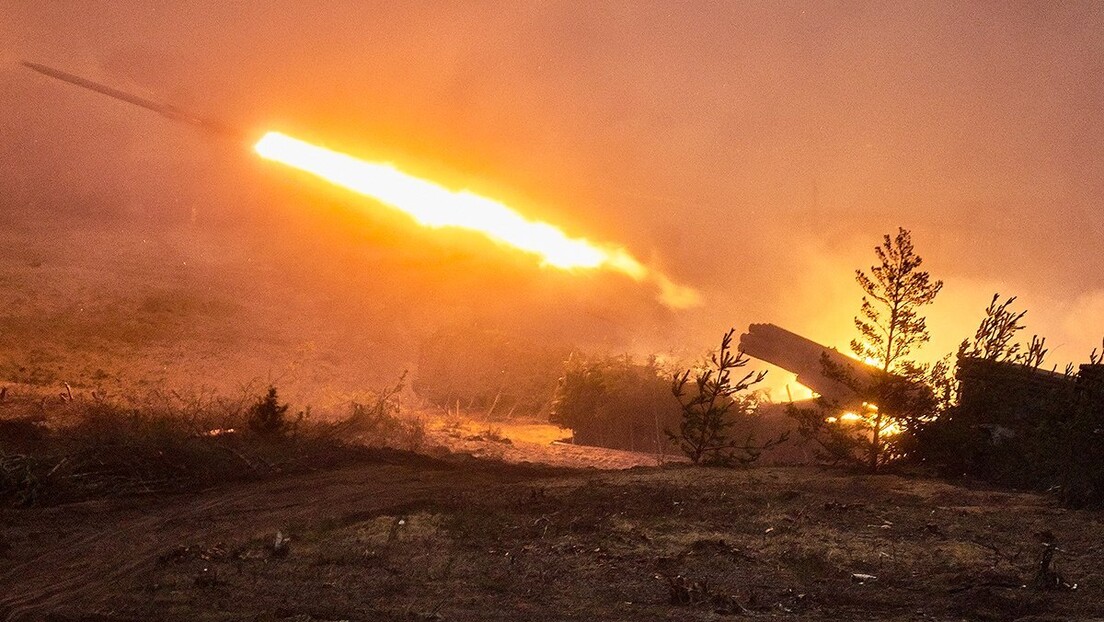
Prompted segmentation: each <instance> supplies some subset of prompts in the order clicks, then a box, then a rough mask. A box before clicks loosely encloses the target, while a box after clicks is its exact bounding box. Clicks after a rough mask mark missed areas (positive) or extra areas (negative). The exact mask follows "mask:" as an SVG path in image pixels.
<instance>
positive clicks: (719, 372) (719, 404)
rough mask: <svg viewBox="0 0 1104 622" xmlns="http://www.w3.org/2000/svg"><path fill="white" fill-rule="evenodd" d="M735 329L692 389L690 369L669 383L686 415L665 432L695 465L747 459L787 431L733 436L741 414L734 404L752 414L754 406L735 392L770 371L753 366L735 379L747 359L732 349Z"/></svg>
mask: <svg viewBox="0 0 1104 622" xmlns="http://www.w3.org/2000/svg"><path fill="white" fill-rule="evenodd" d="M734 333H735V329H730V330H729V331H728V332H727V333H725V335H724V337H723V338H721V349H720V350H719V351H718V352H717V353H716V354H713V355H711V356H710V359H709V365H706V366H705V367H704V368H703V369H701V370H700V371H699V372H698V373H697V374H696V376H695V378H694V382H693V389H692V390H688V389H687V385H688V384H689V381H690V373H691V370H689V369H688V370H686V371H684V372H682V373H677V374H675V376H674V380H673V381H672V384H671V393H672V394H674V396H675V398H676V399H677V400H678V402H679V404H680V405H681V406H682V420H681V422H680V424H679V430H678V432H673V431H671V430H665V432H666V433H667V436H668V437H669V438H670V439H671V440H672V441H673V442H674V443H676V444H677V445H678V446H679V448H680V449H682V451H683V452H684V453H685V454H686V456H687V457H688V458H690V461H691V462H693V463H694V464H710V465H719V466H734V465H736V464H740V463H743V464H747V463H750V462H753V461H754V460H755V459H757V458H758V457H759V454H760V453H761V452H762V451H763V450H765V449H767V448H768V447H771V446H773V445H776V444H778V443H781V442H783V441H784V440H785V437H784V436H783V437H779V438H777V439H773V440H770V441H767V442H766V443H764V444H762V445H754V444H753V443H752V440H753V439H752V438H751V437H750V436H749V437H748V438H746V439H745V440H744V441H743V442H740V441H737V440H736V439H734V438H732V436H731V433H732V430H731V428H732V426H733V425H735V424H736V421H735V420H734V417H733V415H735V414H737V413H734V412H733V409H734V408H736V409H737V412H738V413H743V414H748V411H749V410H750V407H751V400H750V399H749V398H746V397H743V398H741V396H738V395H737V394H738V393H741V392H743V391H746V390H747V389H749V388H750V387H752V386H753V385H755V384H757V383H759V382H762V380H763V378H764V377H765V376H766V375H767V372H766V371H760V372H758V373H756V372H753V371H749V372H748V373H747V374H745V375H744V376H743V377H742V378H741V379H740V380H739V381H736V382H733V380H732V371H733V370H736V369H740V368H742V367H744V366H746V365H747V364H748V362H749V359H748V357H747V355H745V354H744V353H743V352H737V353H736V354H733V352H732V335H733V334H734Z"/></svg>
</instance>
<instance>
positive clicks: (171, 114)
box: [22, 61, 246, 140]
mask: <svg viewBox="0 0 1104 622" xmlns="http://www.w3.org/2000/svg"><path fill="white" fill-rule="evenodd" d="M22 64H23V66H24V67H26V68H28V69H32V70H34V71H37V72H38V73H41V74H42V75H45V76H49V77H51V78H55V79H58V80H61V81H62V82H68V83H69V84H72V85H75V86H79V87H81V88H85V89H88V90H90V91H95V92H97V93H100V94H102V95H107V96H108V97H113V98H115V99H118V100H120V101H124V102H126V103H128V104H134V105H135V106H139V107H141V108H145V109H146V110H150V111H153V112H156V113H157V114H159V115H161V116H163V117H165V118H167V119H170V120H172V121H177V122H180V123H186V124H188V125H191V126H194V127H198V128H199V129H201V130H204V131H206V132H208V133H211V134H215V135H218V136H222V137H224V138H233V139H237V140H245V139H246V134H245V132H243V131H241V130H239V129H237V128H234V127H230V126H228V125H224V124H223V123H220V122H218V121H215V120H213V119H206V118H203V117H199V116H196V115H193V114H191V113H188V112H186V111H184V110H181V109H179V108H177V107H176V106H172V105H169V104H162V103H160V102H155V101H153V100H150V99H146V98H144V97H139V96H137V95H133V94H131V93H127V92H126V91H121V90H119V89H116V88H112V87H110V86H107V85H104V84H100V83H99V82H93V81H91V80H87V79H85V78H82V77H80V76H75V75H73V74H71V73H66V72H64V71H60V70H58V69H54V68H53V67H47V66H46V65H40V64H38V63H32V62H28V61H23V63H22Z"/></svg>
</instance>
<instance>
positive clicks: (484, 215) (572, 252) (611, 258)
mask: <svg viewBox="0 0 1104 622" xmlns="http://www.w3.org/2000/svg"><path fill="white" fill-rule="evenodd" d="M254 150H255V151H256V152H257V153H258V154H259V155H260V156H261V157H263V158H266V159H268V160H273V161H276V162H280V163H282V164H286V165H288V166H290V167H292V168H296V169H299V170H301V171H305V172H308V173H311V174H313V175H316V176H318V177H321V178H322V179H324V180H326V181H328V182H330V183H332V184H335V185H337V186H341V187H342V188H346V189H348V190H352V191H353V192H357V193H359V194H363V195H365V196H369V197H371V198H373V199H376V200H377V201H379V202H381V203H383V204H385V205H388V206H390V207H393V208H395V209H397V210H399V211H401V212H403V213H404V214H407V215H408V216H410V217H411V218H413V219H414V220H415V221H417V222H418V223H419V224H421V225H423V226H426V227H431V228H441V227H457V228H460V229H467V230H469V231H477V232H479V233H482V234H483V235H485V236H487V237H488V238H490V239H492V240H494V241H496V242H499V243H502V244H505V245H507V246H511V247H513V248H515V249H518V250H521V251H524V252H527V253H531V254H534V255H537V256H538V257H540V258H541V262H542V264H545V265H549V266H552V267H555V268H559V269H561V270H574V269H595V268H607V269H611V270H614V271H617V272H621V273H623V274H626V275H628V276H629V277H630V278H632V279H633V280H636V281H646V280H647V281H651V282H653V283H654V284H655V285H656V286H657V287H658V288H659V290H660V298H661V299H662V300H663V302H664V303H665V304H667V305H668V306H671V307H674V308H687V307H692V306H696V305H698V304H700V296H699V295H698V293H697V292H696V291H695V290H693V289H691V288H688V287H686V286H683V285H679V284H677V283H674V282H672V281H671V280H670V279H669V278H668V277H667V276H666V275H664V274H662V273H659V272H656V271H653V270H649V269H648V268H646V267H645V266H644V265H643V264H641V263H640V262H639V261H637V260H636V258H634V257H633V256H632V255H631V254H629V252H628V251H626V250H625V249H623V248H620V247H614V246H598V245H595V244H592V243H590V242H589V241H587V240H586V239H583V238H572V237H568V236H567V235H566V234H565V233H564V232H563V231H561V230H560V229H558V228H557V227H554V226H552V225H550V224H548V223H545V222H539V221H533V220H529V219H528V218H526V217H524V216H522V215H521V214H519V213H518V212H516V211H515V210H513V209H511V208H510V207H508V206H506V205H504V204H502V203H499V202H498V201H495V200H493V199H488V198H486V197H482V196H479V195H477V194H474V193H472V192H468V191H466V190H463V191H453V190H449V189H447V188H444V187H442V186H439V185H437V184H435V183H433V182H430V181H427V180H424V179H419V178H417V177H414V176H411V175H407V174H406V173H404V172H402V171H400V170H398V169H396V168H395V167H393V166H391V165H389V164H379V163H373V162H365V161H363V160H359V159H357V158H354V157H352V156H349V155H346V154H343V153H338V152H336V151H331V150H329V149H326V148H324V147H319V146H317V145H312V144H310V143H307V142H304V141H301V140H298V139H296V138H292V137H290V136H287V135H285V134H281V133H279V132H269V133H267V134H265V135H264V136H263V137H262V138H261V140H260V141H258V142H257V144H256V145H255V146H254Z"/></svg>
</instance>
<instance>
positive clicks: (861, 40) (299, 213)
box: [0, 0, 1104, 384]
mask: <svg viewBox="0 0 1104 622" xmlns="http://www.w3.org/2000/svg"><path fill="white" fill-rule="evenodd" d="M2 15H3V19H2V20H0V42H2V43H0V93H2V96H0V135H3V136H4V141H3V143H2V144H0V196H2V197H3V198H2V199H0V211H2V213H3V214H4V220H5V221H6V222H7V223H9V225H10V227H8V231H7V232H6V233H5V238H6V250H5V251H4V253H5V254H4V260H5V262H6V264H5V266H6V267H5V274H4V277H5V279H6V289H5V291H6V292H12V294H11V295H12V296H13V298H15V299H17V300H22V301H23V303H22V304H23V305H24V306H23V307H19V306H18V305H15V306H13V307H11V308H13V309H21V310H18V311H12V312H9V314H8V317H7V318H6V320H5V321H6V322H8V324H9V326H7V327H6V328H8V330H7V331H4V332H6V333H7V334H8V336H9V337H8V339H9V343H7V344H5V345H6V347H7V348H9V352H14V351H15V350H10V348H15V349H16V350H18V351H19V352H22V353H23V354H22V355H25V354H26V352H27V351H28V348H30V346H27V345H26V340H27V339H29V338H30V337H28V336H33V335H41V334H45V333H48V332H49V331H50V330H51V326H53V325H56V324H57V323H58V322H61V320H57V321H52V320H50V319H49V318H52V317H54V318H59V317H60V318H70V319H72V318H73V317H74V316H73V315H72V314H74V313H78V312H77V311H72V309H80V308H81V304H80V303H81V302H82V301H83V300H86V299H87V300H93V299H94V300H97V301H99V302H98V303H97V304H101V305H102V306H103V309H102V310H101V311H102V312H101V315H100V316H99V318H100V319H98V320H95V321H91V323H86V324H78V326H80V327H83V328H81V329H80V330H81V331H87V332H91V333H98V332H100V333H102V332H104V331H105V330H107V329H106V328H104V327H105V326H117V325H118V324H119V323H118V322H114V321H112V320H111V315H110V313H108V310H113V311H112V312H118V313H120V314H121V317H122V316H126V317H130V318H133V317H137V316H135V315H134V314H133V313H129V312H127V309H129V307H127V306H126V304H133V305H134V308H135V309H138V310H139V311H141V312H142V313H147V314H149V315H150V317H151V318H153V319H150V320H149V323H150V325H151V326H154V327H159V328H156V330H154V329H153V328H151V331H153V332H151V333H150V334H149V335H147V337H148V338H149V339H150V340H153V341H156V342H157V343H161V344H169V343H171V341H172V339H174V338H175V336H179V335H190V337H189V339H196V340H199V341H203V342H204V343H206V344H207V346H205V347H206V348H207V350H204V352H208V351H209V354H210V356H211V357H213V358H218V357H225V356H229V354H233V356H247V355H248V356H249V357H253V358H256V359H258V360H252V361H251V362H249V363H248V364H244V363H243V364H242V366H241V373H243V374H251V373H262V374H263V373H275V372H276V371H278V370H281V369H283V368H284V366H286V365H290V364H292V362H293V361H295V360H301V361H302V360H307V361H313V363H310V362H308V364H317V370H318V374H320V375H322V376H325V374H326V371H325V370H326V369H329V367H327V365H329V366H330V367H332V368H334V369H336V368H341V367H343V366H347V365H349V364H351V363H350V360H351V359H352V358H356V357H357V356H360V357H361V358H360V359H357V361H356V363H355V365H353V366H354V367H358V368H359V369H361V370H362V371H363V374H360V375H358V374H353V375H352V376H351V377H349V378H346V379H345V381H343V382H345V384H357V383H370V382H378V381H380V379H382V378H386V377H389V376H392V375H394V374H397V373H398V371H401V369H402V368H403V367H404V366H407V365H409V364H410V363H411V362H412V361H414V360H415V359H416V350H417V345H418V343H419V342H420V340H422V339H424V338H425V337H426V336H427V335H429V334H432V333H433V332H434V331H436V330H439V329H440V328H441V327H444V326H457V325H459V326H479V327H493V328H494V329H495V330H504V331H508V332H513V333H517V334H520V335H525V336H526V337H527V338H530V339H532V340H534V341H551V342H557V343H575V344H579V345H581V346H585V347H600V348H606V349H610V350H626V351H632V352H637V353H644V352H650V351H667V350H679V351H682V352H689V353H691V354H693V353H696V352H698V351H700V350H701V349H703V348H705V347H708V346H711V345H713V342H714V341H715V339H716V337H717V336H719V334H720V333H721V332H722V331H723V330H724V329H726V328H727V327H729V326H742V325H746V324H747V323H750V322H756V321H770V322H773V323H776V324H779V325H782V326H786V327H787V328H790V329H791V330H794V331H797V332H799V333H802V334H805V335H808V336H809V337H811V338H813V339H815V340H816V341H819V342H821V343H829V344H836V345H839V346H841V347H842V346H844V345H845V344H846V342H847V341H848V340H849V339H850V338H851V337H852V336H853V328H852V324H851V317H852V316H853V315H854V313H855V312H856V311H857V308H858V302H859V297H860V292H859V289H858V287H857V286H856V285H855V284H854V281H853V271H854V269H855V268H859V267H863V268H865V267H867V266H869V265H870V263H871V262H872V260H873V254H872V253H871V249H872V248H873V247H874V245H875V244H877V242H878V241H879V240H880V237H881V235H882V234H883V233H887V232H890V231H895V230H896V227H897V226H903V227H906V228H909V229H911V230H912V231H913V234H914V238H915V240H916V243H917V249H918V252H919V253H920V254H921V255H922V256H923V257H924V258H925V259H926V262H925V267H926V268H928V269H929V270H930V271H931V273H932V275H933V277H935V278H942V279H943V280H945V281H946V288H945V289H944V291H943V293H942V294H941V295H940V297H939V298H938V299H937V301H936V303H935V305H933V306H932V308H931V312H930V321H929V325H930V327H931V329H932V332H933V340H932V343H931V344H929V345H928V346H927V347H926V348H925V349H924V351H923V355H924V356H925V357H930V358H937V357H938V356H940V355H941V354H943V353H945V352H948V351H950V350H952V349H953V348H954V347H955V345H956V344H957V342H958V341H959V340H961V339H962V338H963V337H965V336H967V335H969V334H971V333H972V332H973V329H974V328H975V327H976V325H977V322H978V320H979V319H980V317H981V315H982V312H983V309H984V307H985V304H986V303H987V302H988V300H989V298H990V296H991V295H992V293H993V292H994V291H1000V292H1001V293H1002V294H1006V295H1011V294H1019V295H1020V306H1021V308H1027V309H1029V311H1030V312H1029V314H1028V316H1027V318H1026V321H1027V324H1028V332H1032V333H1039V334H1041V335H1046V336H1047V337H1048V344H1050V345H1051V350H1052V355H1051V362H1052V363H1057V364H1059V366H1061V365H1064V363H1065V362H1066V361H1079V360H1083V359H1085V358H1086V356H1087V354H1088V352H1089V350H1091V349H1092V347H1093V346H1094V345H1099V342H1100V338H1101V333H1102V332H1104V272H1102V271H1101V270H1100V268H1099V264H1100V259H1099V258H1100V251H1101V241H1102V240H1104V210H1102V209H1101V206H1102V205H1104V174H1102V173H1104V169H1102V162H1104V116H1102V115H1101V113H1100V111H1101V110H1104V87H1102V86H1101V84H1102V82H1101V80H1100V76H1101V75H1104V6H1102V5H1101V4H1099V3H1094V2H1080V3H1077V2H1071V3H1062V4H1059V5H1055V4H1051V3H1017V4H1014V5H1012V6H1005V5H999V4H989V3H975V4H968V5H967V4H946V3H910V4H907V5H900V6H898V5H887V6H882V7H877V6H865V5H861V4H858V3H826V2H807V3H802V2H796V3H789V4H784V5H779V4H776V3H767V2H764V3H739V4H735V3H734V4H721V5H717V6H707V5H704V4H703V5H686V6H682V5H673V4H671V3H664V2H655V3H635V4H623V3H595V4H589V5H587V7H586V8H585V10H580V5H579V4H577V3H568V2H544V3H511V4H509V5H507V6H505V7H504V6H502V5H497V4H492V3H476V2H455V3H448V4H440V3H433V4H432V5H431V4H425V3H414V2H411V3H394V2H377V3H366V2H328V3H321V2H319V3H309V2H298V1H291V0H281V1H279V2H271V3H265V4H264V5H263V6H262V5H237V4H226V3H219V2H200V1H196V0H185V1H182V2H172V3H168V2H166V3H141V4H140V5H139V4H134V3H122V2H119V3H96V2H71V3H57V4H45V5H42V6H39V5H37V4H31V3H27V4H18V5H17V4H16V3H5V5H4V8H3V9H2ZM22 59H28V60H34V61H38V62H42V63H45V64H48V65H51V66H56V67H59V68H61V69H64V70H66V71H72V72H74V73H77V74H80V75H83V76H87V77H88V78H90V79H93V80H99V81H102V82H105V83H109V84H112V85H114V86H117V87H119V88H124V89H128V90H132V91H134V92H137V93H140V94H142V95H143V96H148V97H150V98H153V99H157V100H160V101H166V102H170V103H172V104H174V105H176V106H179V107H181V108H186V109H188V110H191V111H194V112H196V113H197V114H202V115H206V116H212V117H217V118H219V119H222V120H224V121H225V122H228V123H233V124H236V125H239V126H241V127H242V128H245V129H246V130H247V131H250V132H254V133H256V134H257V136H259V135H260V134H261V133H263V132H264V131H265V130H268V129H279V130H281V131H286V132H289V133H292V134H296V135H299V136H301V137H303V138H306V139H309V140H313V141H316V142H321V143H325V144H327V145H328V146H330V147H332V148H336V149H341V150H343V151H346V152H349V153H354V154H357V155H358V156H361V157H364V158H368V159H372V160H380V161H389V162H394V163H396V164H398V165H400V166H401V167H403V168H404V169H405V170H408V171H410V172H412V173H415V174H419V175H422V176H425V177H428V178H431V179H434V180H435V181H437V182H438V183H441V184H443V185H446V186H449V187H454V188H471V189H472V190H475V191H478V192H480V193H482V194H486V195H488V196H493V197H496V198H498V199H501V200H503V201H504V202H506V203H509V204H511V205H513V206H515V207H517V208H518V209H520V210H522V211H523V212H525V213H526V214H529V215H531V216H533V217H535V218H539V219H542V220H546V221H549V222H553V223H556V224H557V225H559V226H561V227H562V228H563V229H564V230H566V231H568V232H569V233H571V234H574V235H580V236H586V237H588V238H591V239H599V240H611V241H614V242H616V243H619V244H623V245H625V246H626V247H627V248H629V249H630V250H631V251H632V252H633V253H634V254H635V255H636V256H638V257H641V258H643V259H644V260H645V261H646V262H650V263H651V264H654V265H656V266H659V267H662V268H663V269H665V270H666V271H667V272H669V273H670V274H672V276H673V277H674V278H676V279H677V280H679V281H680V282H685V283H688V284H690V285H692V286H694V287H696V288H698V289H699V290H700V291H702V292H703V294H704V297H705V306H703V307H702V308H699V309H692V310H686V311H672V310H669V309H666V308H664V307H663V306H662V305H660V304H658V303H657V302H656V301H655V295H654V292H652V291H648V288H647V287H646V286H642V285H640V284H637V283H635V282H633V281H631V280H630V279H627V278H625V277H623V276H619V275H616V274H587V275H583V276H575V275H571V274H565V273H559V272H556V271H554V270H549V269H541V268H539V267H537V266H535V265H533V263H532V262H531V261H530V260H529V258H527V257H524V256H519V255H518V254H516V253H512V252H510V251H507V250H504V249H501V248H498V247H495V246H493V245H490V244H488V243H487V242H485V241H484V240H483V239H481V238H478V237H476V236H473V235H470V234H459V233H455V232H452V231H427V230H423V229H420V228H418V227H416V226H415V225H413V224H412V223H411V222H409V221H407V220H406V219H404V218H403V217H401V216H398V215H394V214H392V213H389V212H387V211H385V210H379V209H373V206H372V205H370V204H369V205H366V201H365V200H363V199H360V198H357V197H355V196H346V195H345V194H343V193H342V192H341V191H339V190H336V189H331V188H327V187H324V186H322V185H321V184H319V183H317V182H316V181H313V180H310V179H308V178H306V177H305V176H302V175H299V174H295V173H292V172H290V171H287V170H282V169H277V168H275V167H273V166H272V165H270V164H267V163H265V162H262V161H260V160H258V159H257V158H256V157H254V156H253V155H252V154H251V153H250V152H249V151H248V150H247V149H245V148H242V147H240V146H238V145H233V144H226V143H220V142H218V141H217V140H212V139H210V138H208V137H206V136H203V135H200V134H198V133H196V132H194V131H192V130H190V129H188V128H183V127H177V126H173V125H171V124H168V123H165V121H164V120H163V119H160V118H158V117H157V116H155V115H150V114H148V113H146V112H144V111H141V110H138V109H131V108H128V107H126V106H125V105H123V104H120V103H118V102H115V101H112V100H110V99H107V98H103V97H101V96H97V95H95V94H91V93H87V92H82V91H79V90H77V89H73V88H71V87H68V86H66V85H63V84H60V83H56V82H53V81H49V80H46V79H44V78H42V77H41V76H37V75H35V74H32V73H30V72H28V71H26V70H25V69H23V68H21V67H19V66H18V61H19V60H22ZM36 263H37V264H38V266H39V267H33V266H34V264H36ZM82 275H83V276H88V277H89V278H87V279H84V278H82ZM93 283H100V285H97V286H95V287H93V286H92V284H93ZM86 290H87V291H86ZM49 292H53V293H52V294H51V295H50V296H47V295H46V294H47V293H49ZM80 292H84V293H80ZM78 294H79V295H78ZM81 296H84V297H85V298H81ZM162 299H163V300H164V301H167V302H165V303H164V304H161V303H159V302H158V300H162ZM111 300H130V302H129V303H118V304H113V303H111V302H110V301H111ZM180 300H184V301H185V302H184V303H179V301H180ZM187 301H191V302H187ZM178 304H184V308H182V309H176V307H174V306H173V305H178ZM36 305H52V306H51V307H50V309H49V311H48V313H40V312H38V311H36V309H39V308H40V307H39V306H36ZM74 305H75V306H74ZM159 305H160V306H159ZM166 305H167V307H166ZM189 305H190V306H189ZM70 307H72V309H70ZM163 307H166V308H168V310H165V309H164V308H163ZM95 308H100V307H95ZM143 309H144V310H145V311H142V310H143ZM173 309H176V310H175V311H174V310H173ZM128 313H129V315H128ZM51 314H54V315H51ZM57 314H61V315H57ZM66 314H69V315H66ZM143 317H144V316H143ZM26 318H36V319H34V320H33V321H31V320H27V319H26ZM73 321H76V320H73ZM81 321H82V322H83V321H84V320H81ZM36 322H37V323H36ZM51 322H53V323H51ZM123 323H125V322H123ZM231 325H232V326H231ZM165 327H168V328H165ZM166 330H167V331H169V332H167V333H166V332H164V331H166ZM159 331H160V332H159ZM174 331H175V332H174ZM108 332H110V331H108ZM143 334H144V333H143ZM12 335H16V336H17V337H18V338H17V337H12ZM20 335H22V337H19V336H20ZM128 338H130V337H126V336H122V337H119V339H122V340H123V341H125V340H126V339H128ZM74 339H77V340H79V339H80V337H74ZM143 339H145V337H143ZM245 339H250V340H259V341H260V342H267V343H269V346H271V347H270V348H268V349H265V348H260V349H258V350H256V351H255V352H256V353H255V354H248V353H242V352H240V351H236V350H235V347H236V346H235V344H240V343H244V341H242V340H245ZM13 340H14V341H13ZM266 340H267V341H266ZM15 342H18V343H15ZM143 343H145V342H144V341H143ZM165 347H168V346H167V345H166V346H165ZM303 348H307V349H310V348H314V349H315V350H314V351H316V352H322V353H323V354H318V355H317V356H315V358H310V357H307V358H305V359H304V358H303V357H302V356H300V355H297V354H296V353H297V352H302V351H303ZM31 349H33V348H31ZM262 352H272V353H276V352H279V353H282V354H281V355H279V356H278V357H276V355H275V354H273V355H271V356H272V357H276V358H271V357H269V355H267V354H262ZM325 353H329V354H325ZM357 353H360V354H359V355H358V354H357ZM312 356H314V355H312ZM327 356H328V357H330V358H331V359H333V360H328V361H325V360H324V359H326V357H327ZM266 357H269V358H266ZM297 357H298V359H297ZM166 360H167V361H171V360H172V356H171V355H166ZM319 361H323V362H324V364H323V363H319ZM105 364H106V363H105ZM211 369H216V370H217V369H219V365H217V364H215V363H211V364H210V366H209V367H202V366H200V367H197V368H196V372H195V373H196V374H197V375H202V374H205V373H206V374H210V373H211V371H210V370H211ZM93 371H94V370H93ZM334 373H335V374H337V375H341V374H340V373H338V372H336V371H335V372H334ZM342 373H344V372H342ZM318 381H324V379H321V378H320V379H318Z"/></svg>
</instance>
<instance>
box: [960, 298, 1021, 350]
mask: <svg viewBox="0 0 1104 622" xmlns="http://www.w3.org/2000/svg"><path fill="white" fill-rule="evenodd" d="M999 299H1000V293H996V294H993V299H992V300H991V301H990V302H989V306H988V307H986V308H985V317H984V318H983V319H982V320H981V324H979V325H978V329H977V332H975V333H974V340H973V341H972V342H971V341H970V340H968V339H967V340H966V341H963V342H962V345H961V346H959V349H958V355H959V356H969V357H973V358H980V359H985V360H987V361H1007V360H1014V359H1015V358H1016V356H1017V354H1018V353H1019V350H1020V344H1018V343H1015V342H1014V341H1013V340H1014V339H1015V338H1016V333H1018V332H1020V331H1021V330H1023V329H1024V325H1023V324H1022V323H1020V322H1021V320H1023V318H1024V316H1025V315H1027V311H1026V310H1024V311H1020V312H1018V313H1017V312H1016V311H1013V310H1012V309H1011V308H1010V307H1011V306H1012V303H1014V302H1016V297H1015V296H1012V297H1010V298H1009V299H1008V300H1005V301H1004V302H1002V303H1000V304H997V300H999Z"/></svg>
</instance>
